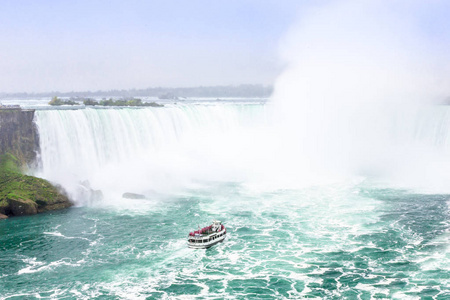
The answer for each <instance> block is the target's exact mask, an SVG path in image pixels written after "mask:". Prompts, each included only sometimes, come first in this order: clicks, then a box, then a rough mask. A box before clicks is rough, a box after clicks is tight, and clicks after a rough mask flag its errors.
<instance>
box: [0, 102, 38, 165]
mask: <svg viewBox="0 0 450 300" xmlns="http://www.w3.org/2000/svg"><path fill="white" fill-rule="evenodd" d="M33 119H34V110H21V109H0V154H6V153H10V154H12V155H14V156H15V157H16V158H17V159H18V160H19V162H20V164H21V165H22V166H32V165H33V164H35V163H36V155H37V153H38V150H39V135H38V133H37V128H36V124H35V123H34V122H33Z"/></svg>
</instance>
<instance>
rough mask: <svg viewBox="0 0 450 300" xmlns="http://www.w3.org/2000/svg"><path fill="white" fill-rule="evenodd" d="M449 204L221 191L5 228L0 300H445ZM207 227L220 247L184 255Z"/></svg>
mask: <svg viewBox="0 0 450 300" xmlns="http://www.w3.org/2000/svg"><path fill="white" fill-rule="evenodd" d="M448 199H449V196H448V195H423V194H414V193H410V192H407V191H404V190H394V189H383V188H379V187H378V188H375V187H373V186H371V185H370V184H367V183H360V184H356V185H339V186H338V185H328V186H325V187H324V186H322V187H317V188H307V189H298V190H279V191H276V192H270V193H264V192H255V191H251V190H248V189H246V188H245V187H244V186H242V185H240V184H231V183H230V184H210V185H209V186H207V187H205V188H203V189H199V190H190V191H186V192H184V193H179V194H176V195H168V196H165V197H162V196H159V197H155V198H154V199H151V200H125V199H123V200H122V201H121V202H120V201H119V202H117V201H116V202H114V204H111V203H108V201H104V202H102V203H98V204H97V205H93V206H91V207H76V208H71V209H68V210H64V211H58V212H51V213H47V214H43V215H36V216H30V217H17V218H11V219H8V220H5V221H1V222H0V253H1V255H0V299H36V298H41V299H90V298H98V299H159V298H162V299H172V298H173V299H178V298H183V297H182V296H184V298H183V299H274V298H275V299H286V298H317V299H320V298H326V299H343V298H345V299H373V298H396V299H420V298H422V299H449V298H450V272H449V269H450V253H449V246H448V241H449V222H448V220H449V208H448ZM124 207H128V208H127V209H125V208H124ZM212 219H219V220H222V221H223V222H224V224H225V226H226V227H227V229H228V237H227V239H226V240H225V241H224V242H223V243H221V244H218V245H216V246H214V247H212V248H210V249H207V250H193V249H189V248H187V246H186V237H187V234H188V233H189V231H191V230H192V229H194V228H196V227H197V226H198V225H200V226H203V225H207V224H208V223H209V222H210V221H211V220H212Z"/></svg>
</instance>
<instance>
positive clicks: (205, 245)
mask: <svg viewBox="0 0 450 300" xmlns="http://www.w3.org/2000/svg"><path fill="white" fill-rule="evenodd" d="M226 236H227V233H226V232H225V233H224V234H223V235H222V236H219V237H217V238H215V239H213V240H209V241H207V242H202V243H199V242H198V241H199V240H201V239H196V240H194V241H195V242H191V241H188V247H189V248H192V249H207V248H209V247H211V246H214V245H215V244H218V243H221V242H223V240H224V239H225V238H226ZM203 240H204V239H203Z"/></svg>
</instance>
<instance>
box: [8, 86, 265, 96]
mask: <svg viewBox="0 0 450 300" xmlns="http://www.w3.org/2000/svg"><path fill="white" fill-rule="evenodd" d="M272 91H273V87H272V86H269V85H260V84H242V85H223V86H199V87H187V88H164V87H153V88H146V89H128V90H108V91H81V92H75V91H72V92H58V91H53V92H42V93H1V92H0V100H8V99H24V100H25V99H35V98H45V97H50V98H51V97H54V96H57V97H63V98H76V97H96V98H99V97H100V98H102V97H108V98H109V97H111V96H114V97H165V96H167V95H172V96H173V97H177V98H179V99H183V98H186V97H211V98H214V97H217V98H227V97H229V98H232V97H242V98H268V97H270V95H271V94H272ZM162 99H163V98H162Z"/></svg>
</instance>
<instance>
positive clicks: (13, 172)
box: [0, 154, 72, 216]
mask: <svg viewBox="0 0 450 300" xmlns="http://www.w3.org/2000/svg"><path fill="white" fill-rule="evenodd" d="M71 205H72V204H71V202H70V201H69V199H68V198H67V196H66V195H65V194H64V193H63V191H62V190H61V189H58V188H57V187H55V186H53V185H52V184H50V183H49V182H48V181H47V180H45V179H42V178H37V177H33V176H28V175H23V174H22V173H21V172H20V168H19V161H18V160H17V159H16V158H15V157H14V156H13V155H11V154H5V155H2V156H0V214H3V215H6V216H22V215H32V214H36V213H40V212H45V211H49V210H55V209H62V208H67V207H70V206H71Z"/></svg>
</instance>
